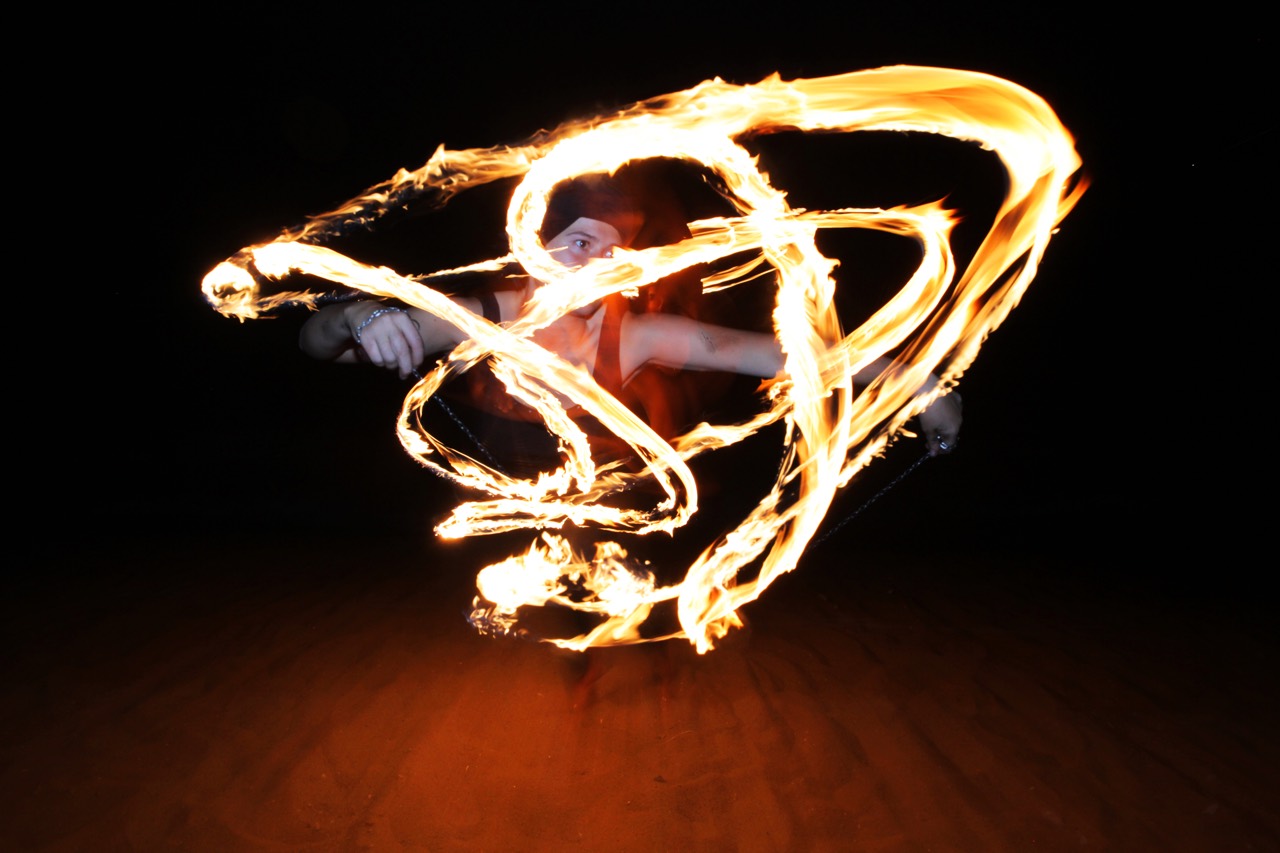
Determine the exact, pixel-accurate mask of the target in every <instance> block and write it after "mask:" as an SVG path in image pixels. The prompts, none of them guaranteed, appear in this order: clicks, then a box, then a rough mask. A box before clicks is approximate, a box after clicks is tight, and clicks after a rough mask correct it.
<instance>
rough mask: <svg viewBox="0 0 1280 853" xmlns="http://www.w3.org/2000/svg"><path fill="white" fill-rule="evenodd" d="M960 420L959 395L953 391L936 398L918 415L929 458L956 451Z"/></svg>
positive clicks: (961, 418)
mask: <svg viewBox="0 0 1280 853" xmlns="http://www.w3.org/2000/svg"><path fill="white" fill-rule="evenodd" d="M962 420H963V417H962V416H961V401H960V394H959V393H957V392H955V391H951V392H949V393H947V394H945V395H944V396H942V397H939V398H937V399H936V400H934V401H933V402H932V403H931V404H930V405H929V408H927V409H925V410H924V411H923V412H921V413H920V430H921V432H922V433H923V435H924V441H925V444H926V445H927V446H928V448H929V455H930V456H940V455H942V454H946V453H950V452H952V451H953V450H955V449H956V442H957V440H958V439H959V438H960V422H961V421H962Z"/></svg>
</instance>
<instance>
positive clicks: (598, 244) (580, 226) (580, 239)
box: [547, 216, 623, 317]
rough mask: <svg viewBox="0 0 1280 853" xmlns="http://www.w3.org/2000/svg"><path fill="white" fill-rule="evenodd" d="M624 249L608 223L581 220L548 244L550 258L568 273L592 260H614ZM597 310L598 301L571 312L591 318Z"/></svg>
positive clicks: (619, 235)
mask: <svg viewBox="0 0 1280 853" xmlns="http://www.w3.org/2000/svg"><path fill="white" fill-rule="evenodd" d="M621 245H623V243H622V235H621V234H620V233H619V232H618V229H617V228H614V227H613V226H612V225H610V224H609V223H608V222H602V221H600V220H599V219H588V218H587V217H585V216H583V217H580V218H579V219H576V220H574V222H573V224H572V225H570V226H569V227H568V228H566V229H564V230H563V231H561V232H560V233H559V234H557V235H556V236H555V237H552V238H551V240H550V241H549V242H548V243H547V251H548V252H550V253H551V257H553V258H555V259H556V260H557V261H559V262H560V263H562V264H564V265H565V266H567V267H569V268H570V269H577V268H578V267H580V266H583V265H584V264H586V262H587V261H589V260H591V259H592V258H610V257H613V250H614V248H615V247H617V246H621ZM599 307H600V302H599V300H597V301H595V302H592V303H591V304H590V305H584V306H582V307H581V308H579V309H577V310H576V311H574V312H573V314H574V316H575V317H590V316H591V315H592V314H594V313H595V312H596V310H597V309H598V308H599Z"/></svg>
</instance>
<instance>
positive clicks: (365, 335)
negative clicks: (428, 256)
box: [344, 302, 426, 379]
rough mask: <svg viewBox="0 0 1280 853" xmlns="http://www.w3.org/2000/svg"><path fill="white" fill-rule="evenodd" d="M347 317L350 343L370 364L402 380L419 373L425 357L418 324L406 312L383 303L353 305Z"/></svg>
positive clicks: (346, 312)
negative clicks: (390, 372)
mask: <svg viewBox="0 0 1280 853" xmlns="http://www.w3.org/2000/svg"><path fill="white" fill-rule="evenodd" d="M344 315H345V319H346V321H347V326H348V327H349V328H350V330H351V339H352V340H353V341H355V343H356V345H357V346H358V347H360V349H362V350H363V351H364V354H365V357H366V358H367V359H368V361H369V363H370V364H373V365H376V366H378V367H382V368H385V369H387V370H394V371H396V372H397V373H398V374H399V376H400V378H401V379H408V378H409V377H410V376H413V375H414V374H415V373H416V372H417V368H418V365H420V364H422V360H423V358H424V357H425V356H426V353H425V352H424V351H423V344H422V334H421V332H420V331H419V330H418V323H417V321H415V320H414V319H413V317H412V316H410V314H409V313H408V312H407V311H406V310H405V309H403V308H397V307H395V306H392V305H386V304H384V303H381V302H354V303H351V304H350V305H348V306H347V310H346V311H345V314H344Z"/></svg>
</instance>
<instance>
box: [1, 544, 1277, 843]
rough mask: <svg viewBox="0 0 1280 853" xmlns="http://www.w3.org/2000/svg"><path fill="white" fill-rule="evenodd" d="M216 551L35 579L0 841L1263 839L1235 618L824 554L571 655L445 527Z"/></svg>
mask: <svg viewBox="0 0 1280 853" xmlns="http://www.w3.org/2000/svg"><path fill="white" fill-rule="evenodd" d="M211 539H212V537H211ZM221 541H222V545H220V546H216V545H211V544H209V543H208V542H206V543H204V544H202V545H197V544H194V543H188V544H185V545H183V544H170V545H168V546H163V545H161V546H157V545H152V546H150V547H149V548H148V549H145V550H143V549H139V550H137V551H133V552H130V551H128V550H120V549H117V550H115V551H114V552H113V553H111V554H109V555H108V554H104V555H99V556H98V557H97V558H95V557H94V556H93V552H92V551H90V552H86V553H85V555H84V556H83V557H82V563H81V565H79V566H76V567H71V566H66V567H62V568H61V569H60V568H59V567H58V566H51V565H45V566H32V567H31V568H33V569H36V568H38V569H39V571H38V574H39V576H40V577H41V578H42V579H41V580H40V581H39V582H33V583H30V584H28V585H27V586H26V587H20V588H19V590H18V591H19V592H20V593H21V594H20V595H14V596H11V597H10V598H9V600H8V607H7V608H6V609H7V610H8V611H9V612H8V613H7V615H6V618H5V630H6V633H7V634H8V635H9V636H8V642H7V643H6V646H7V647H8V652H7V654H6V659H7V663H8V668H9V669H10V675H9V677H8V678H7V679H6V685H7V686H6V689H5V691H4V695H3V700H2V703H0V712H2V713H3V720H4V727H5V731H6V732H7V734H8V737H7V738H6V740H5V742H4V748H3V760H2V761H0V795H2V796H3V800H4V802H5V803H6V804H7V812H8V815H7V817H6V819H5V821H4V822H3V829H0V847H3V849H5V850H14V851H87V850H93V851H107V850H131V851H167V850H190V851H222V852H224V853H225V851H310V850H315V851H328V850H334V851H345V850H373V851H380V850H433V851H434V850H446V851H447V850H484V851H488V850H492V851H498V850H562V849H580V850H637V851H658V850H688V849H698V850H716V851H721V850H723V851H734V850H741V851H754V850H760V851H792V850H795V851H799V850H805V851H808V850H867V851H925V850H934V851H971V850H972V851H1004V850H1010V851H1025V850H1120V851H1148V850H1150V851H1210V850H1213V851H1217V850H1241V851H1245V850H1276V849H1280V809H1278V808H1277V806H1278V804H1280V793H1278V789H1277V786H1276V784H1275V782H1276V771H1275V767H1276V765H1277V761H1278V760H1280V745H1278V741H1280V738H1277V736H1276V726H1275V720H1276V719H1277V716H1276V711H1277V706H1278V705H1280V703H1278V702H1277V696H1278V691H1277V678H1276V674H1275V663H1276V655H1275V652H1276V645H1275V642H1274V636H1273V635H1270V634H1268V633H1267V632H1266V626H1267V623H1266V621H1265V620H1263V619H1261V618H1260V617H1255V616H1249V615H1248V614H1251V613H1256V612H1257V611H1254V610H1249V609H1247V608H1246V609H1243V610H1242V609H1241V608H1240V607H1237V606H1234V605H1231V604H1229V603H1221V602H1219V603H1214V602H1206V601H1194V600H1190V599H1179V601H1177V602H1173V603H1171V602H1164V603H1156V602H1154V601H1153V600H1151V599H1149V598H1144V597H1143V596H1142V595H1141V594H1140V591H1138V590H1134V589H1131V590H1128V591H1123V592H1118V593H1117V592H1116V591H1114V590H1112V591H1107V590H1106V589H1105V587H1104V586H1103V585H1100V584H1097V583H1093V582H1090V581H1087V580H1085V581H1080V580H1078V579H1073V578H1071V577H1070V573H1069V572H1064V571H1063V569H1062V568H1061V567H1053V568H1050V567H1046V566H1042V565H1038V564H1036V563H1035V562H1034V561H1030V560H1029V559H1028V558H1025V557H1015V558H1007V559H1005V558H975V559H971V560H968V561H966V562H963V563H955V562H952V563H951V564H950V565H949V566H947V568H946V570H945V571H943V570H939V568H938V566H937V565H936V564H934V563H933V562H932V561H931V559H930V558H928V557H927V556H920V555H916V556H914V557H911V556H908V555H902V554H891V553H877V554H870V555H862V556H859V557H857V559H855V558H854V555H855V554H856V553H857V551H856V549H850V548H844V547H827V548H823V549H821V550H820V551H816V552H814V553H813V554H812V555H811V556H810V557H807V558H806V559H807V560H809V561H810V563H809V564H808V565H802V567H801V569H800V570H797V571H796V572H794V573H793V574H791V575H788V576H786V577H784V578H783V579H782V580H781V581H779V582H778V583H777V584H776V585H775V586H774V588H773V589H772V590H770V594H769V595H768V596H766V597H765V598H762V599H761V600H760V601H758V602H756V603H755V604H754V605H752V606H751V607H750V608H748V609H747V610H746V612H745V615H746V619H747V626H746V628H745V629H743V630H742V631H739V632H736V633H734V634H732V635H731V636H730V637H729V638H727V639H726V641H725V642H723V644H722V645H721V646H720V647H719V648H717V649H716V650H714V651H713V652H711V653H710V654H707V655H704V656H699V655H697V654H695V653H694V652H693V650H692V649H691V648H690V647H689V646H688V645H686V644H683V643H665V644H656V645H649V646H638V647H629V648H622V649H614V650H602V651H599V652H595V653H592V659H589V660H588V659H584V657H583V656H581V655H578V654H576V653H570V652H563V651H560V650H558V649H554V648H552V647H550V646H547V645H544V644H539V643H534V642H525V641H519V640H497V639H492V638H486V637H482V636H480V635H478V634H477V633H475V632H474V631H473V629H472V628H471V627H470V626H469V625H468V624H467V623H466V622H465V621H464V619H463V617H462V613H463V611H464V610H465V609H466V607H467V605H468V603H469V601H470V596H471V595H472V593H473V580H472V576H471V573H470V567H468V566H462V565H458V564H457V563H459V562H460V561H459V560H458V559H457V558H458V556H459V555H457V554H456V553H453V552H450V551H448V550H447V549H443V548H441V547H440V546H438V545H435V544H432V543H430V542H427V543H423V544H421V546H419V545H417V544H413V543H406V542H405V541H400V542H399V543H398V544H397V543H395V542H394V541H393V543H392V544H391V545H390V546H388V545H387V544H386V540H385V539H383V538H378V537H370V538H368V539H359V538H357V539H344V540H337V539H335V540H334V541H324V539H323V538H322V537H321V538H319V539H317V538H316V537H312V538H310V540H309V541H308V542H306V543H301V542H289V543H284V542H258V543H256V544H253V543H250V544H241V545H231V544H228V543H227V542H226V540H225V539H222V540H221ZM379 543H381V544H379ZM95 559H96V560H98V562H97V564H96V565H94V561H95ZM841 560H848V561H849V563H848V565H842V564H841V563H840V561H841ZM89 578H93V579H94V580H89ZM1192 598H1193V597H1192ZM584 675H585V676H586V677H585V679H584Z"/></svg>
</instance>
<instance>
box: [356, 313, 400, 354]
mask: <svg viewBox="0 0 1280 853" xmlns="http://www.w3.org/2000/svg"><path fill="white" fill-rule="evenodd" d="M408 313H409V312H408V311H406V310H404V309H403V308H397V307H395V306H394V305H389V306H387V307H386V308H379V309H378V310H377V311H374V312H373V313H372V314H370V315H369V316H368V317H365V318H364V322H363V323H361V324H360V325H359V326H356V330H355V331H354V332H352V333H351V337H353V338H355V339H356V344H358V345H360V346H364V342H363V341H361V340H360V333H361V332H363V331H364V327H365V326H367V325H369V324H370V323H372V322H373V321H374V320H376V319H378V318H379V317H381V316H382V315H383V314H408Z"/></svg>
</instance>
